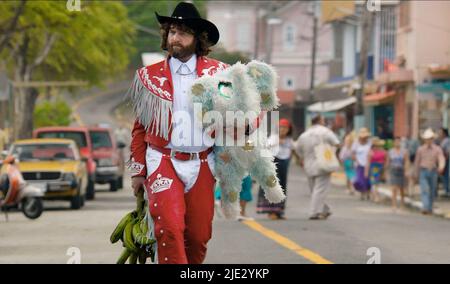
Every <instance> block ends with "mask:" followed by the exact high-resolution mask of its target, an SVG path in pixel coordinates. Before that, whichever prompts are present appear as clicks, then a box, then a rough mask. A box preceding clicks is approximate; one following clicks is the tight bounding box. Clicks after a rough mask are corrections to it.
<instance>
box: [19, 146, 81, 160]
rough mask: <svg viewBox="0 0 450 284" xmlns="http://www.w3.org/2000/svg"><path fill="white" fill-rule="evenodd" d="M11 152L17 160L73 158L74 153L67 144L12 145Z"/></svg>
mask: <svg viewBox="0 0 450 284" xmlns="http://www.w3.org/2000/svg"><path fill="white" fill-rule="evenodd" d="M12 154H13V155H15V156H16V157H18V158H19V161H60V160H75V153H74V151H73V149H72V147H70V145H69V144H24V145H14V146H13V149H12Z"/></svg>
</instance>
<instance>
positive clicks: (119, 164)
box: [88, 126, 125, 191]
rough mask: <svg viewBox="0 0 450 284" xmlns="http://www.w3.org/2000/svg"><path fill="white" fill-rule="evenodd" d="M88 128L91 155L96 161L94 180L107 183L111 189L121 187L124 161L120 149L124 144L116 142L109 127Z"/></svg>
mask: <svg viewBox="0 0 450 284" xmlns="http://www.w3.org/2000/svg"><path fill="white" fill-rule="evenodd" d="M88 128H89V136H90V138H91V142H92V156H93V158H94V161H95V162H96V171H95V182H96V183H99V184H107V183H109V185H110V190H111V191H117V190H118V189H121V188H123V173H124V169H125V163H124V157H123V154H122V153H123V152H122V151H121V149H122V148H124V147H125V144H123V143H120V142H119V143H117V142H116V140H115V138H114V135H113V133H112V131H111V129H110V128H109V127H105V126H91V127H88Z"/></svg>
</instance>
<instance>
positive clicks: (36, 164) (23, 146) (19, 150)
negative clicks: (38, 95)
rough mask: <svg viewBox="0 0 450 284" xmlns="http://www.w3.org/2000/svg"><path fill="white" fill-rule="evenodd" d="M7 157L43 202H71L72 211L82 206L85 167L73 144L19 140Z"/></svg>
mask: <svg viewBox="0 0 450 284" xmlns="http://www.w3.org/2000/svg"><path fill="white" fill-rule="evenodd" d="M9 154H10V155H14V156H15V157H16V158H17V161H18V166H19V169H20V171H21V173H22V175H23V177H24V179H25V180H26V181H27V182H28V183H30V184H32V185H34V186H36V187H38V188H40V189H41V190H42V191H43V192H44V199H46V200H67V201H70V207H71V208H72V209H79V208H81V207H82V206H83V205H84V200H85V194H86V187H87V179H88V176H87V170H86V163H85V161H84V159H82V158H81V156H80V152H79V150H78V148H77V145H76V143H75V142H74V141H73V140H69V139H27V140H18V141H16V142H14V143H13V144H12V145H11V148H10V150H9Z"/></svg>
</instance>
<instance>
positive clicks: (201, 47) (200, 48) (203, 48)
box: [160, 23, 211, 56]
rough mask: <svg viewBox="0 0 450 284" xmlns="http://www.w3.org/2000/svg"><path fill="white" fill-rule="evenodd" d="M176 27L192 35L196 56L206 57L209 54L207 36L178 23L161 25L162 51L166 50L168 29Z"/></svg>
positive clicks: (209, 45) (209, 44)
mask: <svg viewBox="0 0 450 284" xmlns="http://www.w3.org/2000/svg"><path fill="white" fill-rule="evenodd" d="M172 26H174V27H176V28H178V29H180V30H182V31H183V32H186V33H190V34H192V35H194V40H195V45H196V46H195V54H196V55H197V56H207V55H208V54H209V53H210V52H211V49H210V47H211V43H210V42H209V41H208V34H207V33H206V32H201V33H199V32H195V31H194V30H193V29H191V28H189V27H188V26H186V25H184V24H180V23H164V24H162V25H161V28H160V33H161V48H162V49H163V50H168V48H167V36H168V35H169V30H170V27H172Z"/></svg>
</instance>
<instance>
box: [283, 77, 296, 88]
mask: <svg viewBox="0 0 450 284" xmlns="http://www.w3.org/2000/svg"><path fill="white" fill-rule="evenodd" d="M283 87H284V89H286V90H294V89H295V85H294V79H293V78H291V77H285V78H284V86H283Z"/></svg>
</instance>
